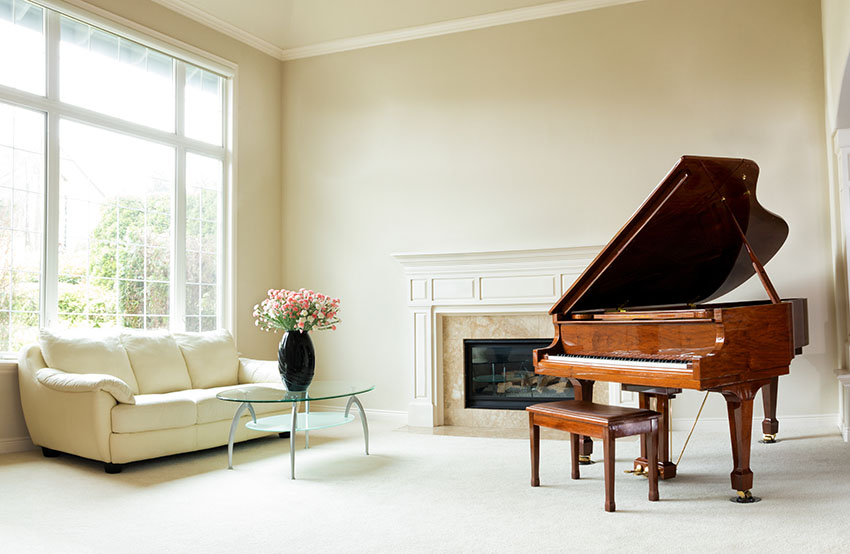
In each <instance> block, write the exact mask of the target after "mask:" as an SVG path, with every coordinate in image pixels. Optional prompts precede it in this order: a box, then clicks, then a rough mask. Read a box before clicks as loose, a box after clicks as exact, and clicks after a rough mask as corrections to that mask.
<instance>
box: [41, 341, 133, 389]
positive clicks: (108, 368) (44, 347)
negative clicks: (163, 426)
mask: <svg viewBox="0 0 850 554" xmlns="http://www.w3.org/2000/svg"><path fill="white" fill-rule="evenodd" d="M38 343H39V346H41V355H42V356H43V357H44V361H45V362H46V363H47V366H48V367H52V368H53V369H61V370H62V371H67V372H68V373H103V374H106V375H112V376H113V377H118V378H119V379H121V380H122V381H124V382H125V383H127V385H128V386H129V387H130V390H131V391H133V394H139V384H138V382H137V381H136V377H135V375H134V374H133V370H132V369H131V367H130V359H129V358H128V357H127V352H126V351H125V350H124V346H123V345H122V344H121V337H120V336H119V335H118V333H115V332H103V331H93V330H90V329H87V330H85V331H81V332H78V333H74V332H63V333H54V332H52V331H48V330H47V329H42V330H41V332H40V333H39V335H38Z"/></svg>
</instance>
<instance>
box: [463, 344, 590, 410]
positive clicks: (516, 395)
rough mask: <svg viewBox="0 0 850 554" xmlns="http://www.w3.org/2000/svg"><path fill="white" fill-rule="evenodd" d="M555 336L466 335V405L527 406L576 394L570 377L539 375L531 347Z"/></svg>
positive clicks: (506, 408) (477, 406)
mask: <svg viewBox="0 0 850 554" xmlns="http://www.w3.org/2000/svg"><path fill="white" fill-rule="evenodd" d="M551 342H552V339H464V340H463V373H464V383H465V386H464V389H465V390H464V392H465V406H466V407H467V408H491V409H501V410H524V409H525V407H526V406H529V405H531V404H537V403H538V402H546V401H555V400H567V399H571V398H574V396H573V389H572V386H571V385H570V383H569V381H568V380H567V379H561V378H558V377H550V376H544V375H536V374H535V373H534V364H533V362H532V358H531V352H532V350H534V349H536V348H544V347H546V346H549V344H550V343H551Z"/></svg>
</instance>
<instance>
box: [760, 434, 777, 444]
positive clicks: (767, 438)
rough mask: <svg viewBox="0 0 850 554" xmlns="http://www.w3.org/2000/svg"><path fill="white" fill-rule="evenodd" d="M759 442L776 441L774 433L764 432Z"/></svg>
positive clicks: (770, 442)
mask: <svg viewBox="0 0 850 554" xmlns="http://www.w3.org/2000/svg"><path fill="white" fill-rule="evenodd" d="M759 442H760V443H762V444H774V443H775V442H776V433H773V434H769V433H765V434H764V435H762V439H761V440H760V441H759Z"/></svg>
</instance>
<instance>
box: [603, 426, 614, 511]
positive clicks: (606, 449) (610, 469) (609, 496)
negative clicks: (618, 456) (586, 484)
mask: <svg viewBox="0 0 850 554" xmlns="http://www.w3.org/2000/svg"><path fill="white" fill-rule="evenodd" d="M602 455H603V456H604V457H605V462H604V464H605V511H606V512H613V511H614V510H616V506H615V504H614V456H615V454H614V437H612V436H611V433H610V432H609V431H608V429H605V431H604V432H603V436H602Z"/></svg>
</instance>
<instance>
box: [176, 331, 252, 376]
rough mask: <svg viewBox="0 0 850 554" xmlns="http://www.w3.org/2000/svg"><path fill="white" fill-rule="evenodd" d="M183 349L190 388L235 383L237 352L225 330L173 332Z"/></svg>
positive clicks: (237, 363) (237, 365) (237, 361)
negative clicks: (190, 382)
mask: <svg viewBox="0 0 850 554" xmlns="http://www.w3.org/2000/svg"><path fill="white" fill-rule="evenodd" d="M174 338H175V340H176V341H177V344H178V345H179V346H180V350H181V351H182V352H183V359H184V360H186V367H187V368H189V377H190V378H191V379H192V388H195V389H208V388H212V387H223V386H225V385H235V384H237V382H238V381H237V373H238V372H239V353H238V352H237V351H236V344H235V343H234V342H233V337H232V336H231V335H230V333H229V332H228V331H227V330H225V329H220V330H218V331H208V332H204V333H174Z"/></svg>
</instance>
